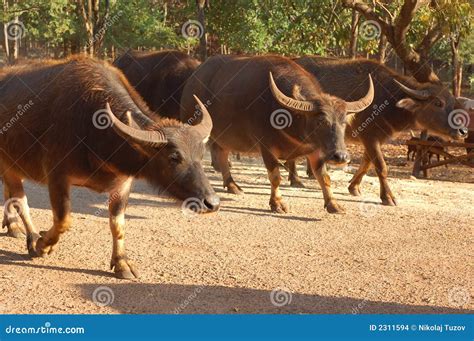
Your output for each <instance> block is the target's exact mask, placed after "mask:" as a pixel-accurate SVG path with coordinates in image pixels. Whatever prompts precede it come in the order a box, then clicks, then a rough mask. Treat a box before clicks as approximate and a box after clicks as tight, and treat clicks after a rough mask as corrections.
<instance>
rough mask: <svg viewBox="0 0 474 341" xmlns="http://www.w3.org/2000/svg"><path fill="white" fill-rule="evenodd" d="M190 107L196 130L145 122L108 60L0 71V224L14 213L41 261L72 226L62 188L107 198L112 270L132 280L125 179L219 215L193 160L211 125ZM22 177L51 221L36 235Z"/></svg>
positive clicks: (142, 108)
mask: <svg viewBox="0 0 474 341" xmlns="http://www.w3.org/2000/svg"><path fill="white" fill-rule="evenodd" d="M194 100H196V101H197V104H198V108H199V109H200V111H199V115H200V116H201V122H200V124H198V125H196V126H188V125H183V124H181V123H179V122H177V121H175V120H169V119H163V120H161V121H157V122H154V121H153V120H152V119H151V118H150V117H151V116H152V115H153V114H152V113H151V112H150V110H149V109H148V107H147V106H146V105H145V103H144V102H143V100H142V99H141V98H140V96H138V94H137V93H136V92H135V90H134V89H133V88H132V87H131V86H130V84H129V83H128V81H127V80H126V78H125V77H124V76H123V74H122V73H121V72H120V71H119V70H117V69H116V68H114V67H112V66H110V65H108V64H107V63H104V62H100V61H96V60H94V59H90V58H86V57H74V58H71V59H67V60H63V61H41V62H34V63H31V64H27V65H22V66H15V67H11V68H6V69H2V70H1V71H0V102H1V103H2V105H1V106H0V124H2V126H3V129H2V132H1V134H0V165H1V168H0V170H1V173H2V176H3V180H4V183H5V186H6V188H5V200H6V205H5V220H4V221H5V222H6V225H7V227H8V228H9V229H12V228H14V226H13V225H15V224H17V222H15V221H13V220H11V218H12V216H14V215H12V214H10V213H11V212H12V210H15V209H16V211H18V215H19V216H20V218H21V220H22V221H23V224H24V225H25V228H26V231H27V248H28V252H29V254H30V255H31V256H43V255H45V254H49V253H51V251H52V250H53V248H54V247H55V246H56V244H57V242H58V241H59V238H60V235H61V234H62V233H64V232H65V231H67V230H68V229H69V227H70V225H71V218H70V216H71V203H70V187H71V186H82V187H87V188H89V189H92V190H94V191H98V192H108V193H109V201H108V206H109V207H108V208H109V215H110V228H111V232H112V236H113V252H112V260H111V267H112V268H115V273H116V275H117V276H118V277H120V278H132V277H134V276H137V271H136V269H135V268H134V266H133V264H132V263H131V262H130V261H129V260H128V259H127V257H126V254H125V246H124V223H125V215H124V212H125V208H126V205H127V200H128V196H129V192H130V187H131V184H132V181H133V179H134V178H139V179H144V180H146V181H147V182H149V183H150V184H151V185H152V186H154V187H156V188H159V189H160V190H163V191H166V192H167V193H169V194H171V195H172V196H174V197H176V198H179V199H182V200H185V199H187V198H190V197H193V198H197V199H198V200H200V202H201V203H202V209H203V211H215V210H217V209H218V208H219V198H218V197H217V196H216V194H215V192H214V190H213V189H212V187H211V186H210V184H209V181H208V179H207V177H206V175H205V174H204V170H203V168H202V166H201V163H200V162H201V158H202V155H203V151H204V143H203V141H204V140H206V139H207V137H208V135H209V134H210V131H211V129H212V121H211V119H210V116H209V114H208V112H207V110H206V108H205V106H204V105H203V104H202V103H201V102H200V101H199V99H198V98H197V97H196V98H195V99H194V98H193V101H194ZM26 103H28V105H29V106H28V108H27V109H26V110H24V109H25V108H26V105H25V104H26ZM19 106H21V107H22V108H23V109H22V110H21V111H19V110H18V108H19ZM6 128H8V129H6ZM23 179H30V180H33V181H35V182H38V183H42V184H46V185H47V186H48V190H49V196H50V201H51V207H52V211H53V217H54V221H53V226H52V227H51V229H50V230H49V231H47V232H46V233H44V234H42V236H40V234H39V231H38V229H37V228H36V227H35V226H34V225H33V222H32V220H31V217H30V214H29V208H28V204H27V199H26V195H25V192H24V190H23V185H22V180H23Z"/></svg>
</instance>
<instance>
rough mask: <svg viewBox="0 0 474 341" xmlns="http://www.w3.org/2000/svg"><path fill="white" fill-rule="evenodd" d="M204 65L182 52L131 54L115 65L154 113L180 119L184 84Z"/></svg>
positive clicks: (119, 58)
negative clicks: (180, 104)
mask: <svg viewBox="0 0 474 341" xmlns="http://www.w3.org/2000/svg"><path fill="white" fill-rule="evenodd" d="M199 64H200V62H199V61H198V60H197V59H195V58H193V57H191V56H188V55H187V54H185V53H183V52H179V51H159V52H139V51H132V50H129V51H127V52H126V53H124V54H123V55H122V56H120V57H118V58H117V59H116V60H115V61H114V65H115V66H116V67H118V68H119V69H121V70H122V72H123V73H124V74H125V76H126V77H127V79H128V81H129V82H130V84H131V85H132V86H133V87H135V89H136V90H137V91H138V93H139V94H140V95H141V96H142V97H143V99H144V100H145V102H146V103H147V104H148V106H149V107H150V109H151V110H153V111H155V112H158V113H159V114H160V116H164V117H170V118H176V119H179V112H180V108H179V103H180V101H181V94H182V92H183V87H184V83H185V82H186V81H187V80H188V78H189V77H190V76H191V75H192V74H193V72H194V71H195V70H196V68H197V67H198V66H199Z"/></svg>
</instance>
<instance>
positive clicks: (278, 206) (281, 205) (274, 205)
mask: <svg viewBox="0 0 474 341" xmlns="http://www.w3.org/2000/svg"><path fill="white" fill-rule="evenodd" d="M270 209H271V210H272V212H273V213H279V214H283V213H288V211H289V210H288V205H287V204H286V203H285V202H284V201H282V200H279V201H272V200H270Z"/></svg>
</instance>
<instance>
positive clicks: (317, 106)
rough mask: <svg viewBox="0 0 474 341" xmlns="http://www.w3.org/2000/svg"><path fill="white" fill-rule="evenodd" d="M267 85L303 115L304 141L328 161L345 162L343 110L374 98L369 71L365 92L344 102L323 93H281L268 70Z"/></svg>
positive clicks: (284, 103) (362, 105)
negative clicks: (310, 95) (301, 95)
mask: <svg viewBox="0 0 474 341" xmlns="http://www.w3.org/2000/svg"><path fill="white" fill-rule="evenodd" d="M270 89H271V91H272V94H273V96H274V98H275V99H276V101H277V102H278V103H279V104H280V105H282V106H283V107H285V108H286V109H288V110H291V111H292V112H293V113H295V114H296V115H304V116H305V117H306V122H305V128H304V129H305V134H304V136H305V138H306V140H307V141H306V142H309V143H311V144H312V145H313V146H314V147H315V148H317V149H318V150H319V151H320V155H321V156H322V157H323V160H324V161H326V162H329V163H332V164H345V163H347V162H349V161H350V156H349V153H348V152H347V149H346V145H345V143H344V134H345V130H346V114H347V113H357V112H360V111H363V110H364V109H366V108H367V107H368V106H369V105H370V104H371V103H372V101H373V99H374V85H373V82H372V77H371V76H370V75H369V90H368V91H367V94H366V95H365V96H364V97H363V98H361V99H359V100H358V101H355V102H346V101H344V100H342V99H340V98H338V97H335V96H330V95H327V94H324V93H320V94H318V96H317V98H309V99H305V100H302V99H296V98H293V97H289V96H287V95H285V94H284V93H283V92H282V91H281V90H280V89H279V88H278V87H277V85H276V84H275V80H274V79H273V75H272V73H270Z"/></svg>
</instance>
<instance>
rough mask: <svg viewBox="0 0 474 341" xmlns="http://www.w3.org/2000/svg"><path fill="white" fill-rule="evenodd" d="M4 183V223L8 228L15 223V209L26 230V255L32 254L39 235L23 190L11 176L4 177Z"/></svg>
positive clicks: (19, 183) (18, 180) (15, 178)
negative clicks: (6, 197) (5, 196)
mask: <svg viewBox="0 0 474 341" xmlns="http://www.w3.org/2000/svg"><path fill="white" fill-rule="evenodd" d="M4 181H5V192H7V194H8V199H7V200H6V202H8V204H7V205H5V215H4V221H5V220H6V221H7V224H10V225H9V227H12V224H11V223H12V222H13V221H15V222H16V220H17V219H18V218H17V217H16V214H14V213H13V212H12V210H15V209H16V211H17V212H18V215H19V216H20V218H21V220H22V222H23V225H24V226H25V229H26V246H27V249H28V253H30V254H31V253H33V254H34V246H35V243H36V241H37V240H38V238H39V234H38V230H37V229H36V227H35V226H34V224H33V221H32V219H31V215H30V207H29V206H28V199H27V198H26V194H25V190H24V189H23V183H22V181H21V179H20V178H18V177H16V176H11V175H5V176H4ZM4 194H5V193H4ZM7 206H10V207H7ZM12 213H13V214H12ZM16 223H17V226H20V225H19V222H16Z"/></svg>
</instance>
